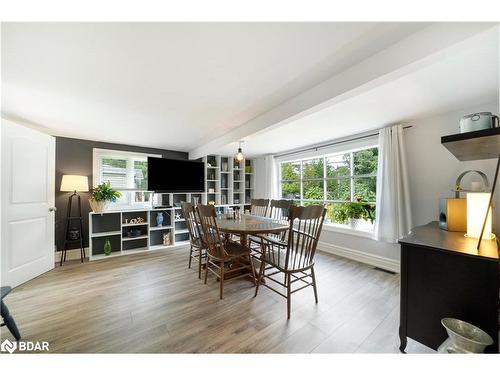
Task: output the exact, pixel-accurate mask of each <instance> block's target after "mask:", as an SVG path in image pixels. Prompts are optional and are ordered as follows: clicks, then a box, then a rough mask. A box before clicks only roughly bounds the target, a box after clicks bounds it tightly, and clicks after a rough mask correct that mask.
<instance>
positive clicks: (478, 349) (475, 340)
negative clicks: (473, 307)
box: [437, 318, 493, 354]
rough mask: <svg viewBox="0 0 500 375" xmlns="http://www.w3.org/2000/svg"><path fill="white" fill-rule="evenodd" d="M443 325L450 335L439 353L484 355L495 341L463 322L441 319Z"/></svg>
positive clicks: (480, 330) (439, 349)
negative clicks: (486, 349)
mask: <svg viewBox="0 0 500 375" xmlns="http://www.w3.org/2000/svg"><path fill="white" fill-rule="evenodd" d="M441 324H442V325H443V327H444V328H445V329H446V332H447V333H448V338H447V339H446V340H445V341H444V342H443V343H442V344H441V345H440V346H439V348H438V350H437V351H438V353H444V354H456V353H482V352H484V349H485V348H486V347H487V346H489V345H491V344H493V339H492V338H491V336H490V335H488V334H487V333H486V332H484V331H483V330H482V329H479V328H477V327H476V326H473V325H472V324H469V323H467V322H464V321H462V320H458V319H453V318H443V319H441Z"/></svg>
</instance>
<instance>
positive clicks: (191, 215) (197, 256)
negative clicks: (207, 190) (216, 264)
mask: <svg viewBox="0 0 500 375" xmlns="http://www.w3.org/2000/svg"><path fill="white" fill-rule="evenodd" d="M181 208H182V214H183V215H184V220H185V221H186V226H187V228H188V232H189V243H190V248H189V263H188V268H191V262H192V260H193V259H194V260H196V261H198V278H199V279H201V268H202V265H203V262H204V261H205V262H206V258H207V245H206V243H205V241H204V240H203V238H202V236H201V225H200V221H199V219H198V214H197V212H196V209H195V206H194V204H192V203H188V202H182V203H181Z"/></svg>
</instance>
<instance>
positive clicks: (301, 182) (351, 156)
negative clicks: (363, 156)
mask: <svg viewBox="0 0 500 375" xmlns="http://www.w3.org/2000/svg"><path fill="white" fill-rule="evenodd" d="M372 148H377V149H378V142H377V140H376V139H373V140H372V141H371V142H364V143H363V144H362V145H359V146H354V145H353V146H351V147H349V148H343V149H339V150H336V151H335V150H325V152H324V153H318V152H315V153H314V154H313V155H300V157H299V158H283V159H278V160H276V163H277V172H278V173H277V176H278V194H279V197H280V199H283V196H282V187H283V183H286V182H288V183H290V182H299V186H300V204H304V203H309V202H310V203H320V204H325V205H328V204H335V203H345V202H346V201H345V200H339V199H327V198H328V182H329V181H334V180H349V181H350V202H354V201H355V195H356V192H355V180H356V179H362V178H375V181H376V179H377V171H376V172H375V173H371V174H363V175H361V174H360V175H356V174H355V167H354V154H355V153H356V152H358V151H363V150H369V149H372ZM345 154H349V175H345V176H339V177H327V159H328V158H329V157H334V156H338V155H345ZM314 159H322V160H323V177H322V178H311V179H305V180H304V174H303V168H304V161H309V160H314ZM283 163H299V165H300V173H299V176H300V180H283V179H282V176H281V173H282V168H281V166H282V164H283ZM304 181H323V199H304V196H303V194H304ZM285 199H286V198H285ZM290 199H292V198H290ZM293 199H294V200H297V199H296V198H293ZM367 203H369V204H373V205H376V198H375V201H369V202H367ZM324 225H325V229H330V230H337V229H338V231H339V232H344V233H353V234H359V235H361V236H363V237H370V238H371V237H372V236H373V228H372V229H371V230H361V229H353V228H351V227H350V226H349V225H345V224H338V223H332V222H325V223H324Z"/></svg>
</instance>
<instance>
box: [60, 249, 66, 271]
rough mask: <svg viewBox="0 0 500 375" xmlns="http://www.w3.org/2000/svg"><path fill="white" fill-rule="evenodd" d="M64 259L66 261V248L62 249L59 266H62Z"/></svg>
mask: <svg viewBox="0 0 500 375" xmlns="http://www.w3.org/2000/svg"><path fill="white" fill-rule="evenodd" d="M64 261H66V249H64V250H62V251H61V261H60V262H59V267H62V265H63V262H64Z"/></svg>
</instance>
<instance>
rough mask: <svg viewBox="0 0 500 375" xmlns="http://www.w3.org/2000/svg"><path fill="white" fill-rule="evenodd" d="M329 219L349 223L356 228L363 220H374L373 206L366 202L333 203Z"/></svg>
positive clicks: (371, 221)
mask: <svg viewBox="0 0 500 375" xmlns="http://www.w3.org/2000/svg"><path fill="white" fill-rule="evenodd" d="M330 219H331V220H332V221H334V222H336V223H340V224H350V226H351V228H353V229H356V228H357V227H358V226H359V225H360V224H361V223H362V222H363V221H370V223H373V222H374V221H375V206H374V205H372V204H369V203H366V202H362V201H357V202H346V203H342V204H339V205H334V207H333V210H332V211H331V214H330Z"/></svg>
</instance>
